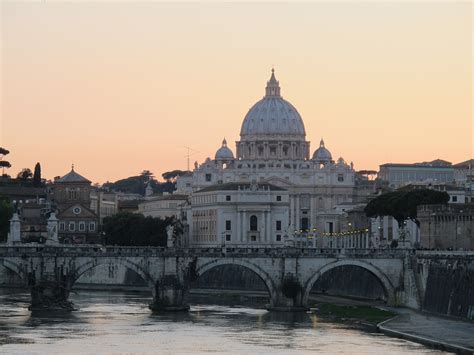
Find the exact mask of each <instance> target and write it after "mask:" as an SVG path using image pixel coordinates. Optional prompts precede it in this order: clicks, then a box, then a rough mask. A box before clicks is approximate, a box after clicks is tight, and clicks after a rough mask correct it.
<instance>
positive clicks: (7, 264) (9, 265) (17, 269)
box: [0, 258, 28, 282]
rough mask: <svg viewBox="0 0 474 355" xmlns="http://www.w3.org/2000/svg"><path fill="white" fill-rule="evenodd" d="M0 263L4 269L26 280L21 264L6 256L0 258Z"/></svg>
mask: <svg viewBox="0 0 474 355" xmlns="http://www.w3.org/2000/svg"><path fill="white" fill-rule="evenodd" d="M0 265H2V266H3V267H4V268H5V269H8V270H10V271H13V272H14V273H15V274H16V275H18V277H19V278H20V279H21V280H22V281H24V282H26V281H27V279H28V277H27V275H26V274H25V270H24V268H23V267H22V265H18V264H17V263H14V262H13V261H11V260H8V259H6V258H0Z"/></svg>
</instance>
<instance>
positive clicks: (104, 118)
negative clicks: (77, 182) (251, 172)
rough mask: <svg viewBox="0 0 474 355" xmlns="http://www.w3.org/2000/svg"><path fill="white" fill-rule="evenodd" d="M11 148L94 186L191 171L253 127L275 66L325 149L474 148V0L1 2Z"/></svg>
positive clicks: (382, 153)
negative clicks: (146, 173) (252, 114)
mask: <svg viewBox="0 0 474 355" xmlns="http://www.w3.org/2000/svg"><path fill="white" fill-rule="evenodd" d="M0 9H1V18H0V20H1V22H0V30H1V43H0V44H1V55H0V59H1V65H2V66H1V72H0V74H1V102H0V104H1V117H0V146H3V147H5V148H8V149H9V150H10V151H11V154H10V155H9V156H8V160H9V161H10V162H11V163H12V165H13V167H12V168H11V169H10V170H9V171H8V173H9V174H10V175H16V173H17V172H18V171H19V170H21V169H22V168H25V167H29V168H31V169H33V167H34V164H35V163H36V162H37V161H39V162H41V165H42V170H43V176H44V177H46V178H53V177H54V176H57V175H63V174H65V173H67V172H68V171H69V169H70V166H71V163H74V164H75V166H76V170H77V171H78V172H79V173H80V174H82V175H84V176H86V177H88V178H89V179H90V180H92V181H94V182H100V183H102V182H105V181H107V180H110V181H114V180H117V179H119V178H123V177H127V176H130V175H136V174H137V173H139V172H140V171H142V170H144V169H148V170H151V171H153V172H154V173H155V175H156V176H159V177H161V173H163V172H165V171H168V170H173V169H186V157H185V155H186V148H185V147H186V146H189V147H192V148H193V149H194V150H196V151H197V152H198V153H196V154H194V155H193V156H192V157H191V163H193V162H194V161H195V160H197V161H198V162H202V161H204V159H205V158H206V157H208V156H209V157H211V158H212V157H213V156H214V153H215V151H216V150H217V149H218V148H219V147H220V144H221V141H222V139H223V137H225V138H227V141H228V142H229V146H230V147H231V148H232V150H233V151H234V153H235V141H236V140H238V139H239V132H240V126H241V123H242V120H243V118H244V116H245V114H246V113H247V111H248V109H249V108H250V107H251V106H252V105H253V104H254V103H255V102H256V101H258V100H259V99H261V98H262V97H263V95H264V88H265V84H266V81H267V80H268V79H269V77H270V70H271V68H272V66H274V67H275V74H276V76H277V79H278V80H279V81H280V86H281V88H282V89H281V92H282V96H283V97H284V98H285V99H287V100H289V101H290V102H291V103H292V104H293V105H294V106H295V107H296V108H297V109H298V111H299V113H300V114H301V116H302V117H303V120H304V122H305V126H306V134H307V140H309V141H311V151H314V149H316V148H317V145H318V143H319V140H320V139H321V137H324V140H325V142H326V146H327V148H329V150H330V151H331V152H332V155H333V158H335V159H337V158H338V157H340V156H342V157H344V159H346V161H348V162H350V161H353V162H354V165H355V168H356V169H357V170H360V169H377V168H378V165H379V164H383V163H388V162H417V161H427V160H433V159H436V158H441V159H445V160H449V161H451V162H453V163H457V162H460V161H463V160H466V159H469V158H471V157H473V155H474V154H473V118H472V102H473V96H472V65H473V62H472V31H473V28H472V27H473V26H472V17H473V11H472V4H471V2H470V1H466V2H456V3H453V2H444V3H443V2H419V3H414V2H384V3H377V2H327V3H326V2H317V3H299V4H290V3H269V2H263V3H249V2H244V3H222V4H217V3H206V2H200V3H155V2H140V3H134V2H102V3H99V2H49V1H46V2H37V3H27V2H8V3H5V2H3V3H2V4H1V5H0Z"/></svg>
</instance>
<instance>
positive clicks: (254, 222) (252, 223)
mask: <svg viewBox="0 0 474 355" xmlns="http://www.w3.org/2000/svg"><path fill="white" fill-rule="evenodd" d="M250 230H251V231H256V230H258V218H257V216H255V215H253V216H250Z"/></svg>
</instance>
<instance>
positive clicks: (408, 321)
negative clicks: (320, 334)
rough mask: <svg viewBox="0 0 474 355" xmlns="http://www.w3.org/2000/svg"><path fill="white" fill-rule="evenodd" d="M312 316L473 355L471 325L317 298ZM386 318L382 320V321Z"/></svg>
mask: <svg viewBox="0 0 474 355" xmlns="http://www.w3.org/2000/svg"><path fill="white" fill-rule="evenodd" d="M310 300H311V301H312V302H313V303H314V304H315V313H316V314H319V315H321V316H322V317H329V318H330V319H332V320H334V321H339V322H345V323H350V324H353V325H356V326H362V327H365V328H368V329H369V330H376V331H378V332H380V333H383V334H385V335H388V336H392V337H395V338H401V339H406V340H410V341H413V342H416V343H419V344H423V345H425V346H428V347H430V348H433V349H438V350H443V351H448V352H454V353H457V354H474V322H469V321H463V320H458V319H451V318H447V317H439V316H435V315H432V314H425V313H421V312H416V311H413V310H411V309H408V308H394V307H387V306H385V305H384V304H383V303H379V304H376V305H375V306H374V305H372V303H373V302H370V303H369V302H367V301H364V300H357V299H350V298H340V297H337V296H327V295H317V296H313V297H312V298H311V299H310ZM384 318H385V319H384Z"/></svg>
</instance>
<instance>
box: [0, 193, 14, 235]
mask: <svg viewBox="0 0 474 355" xmlns="http://www.w3.org/2000/svg"><path fill="white" fill-rule="evenodd" d="M12 215H13V206H12V205H11V203H10V201H9V200H8V199H7V198H6V197H5V196H2V195H0V241H2V242H3V241H5V240H7V235H8V231H9V230H10V219H11V218H12Z"/></svg>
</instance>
